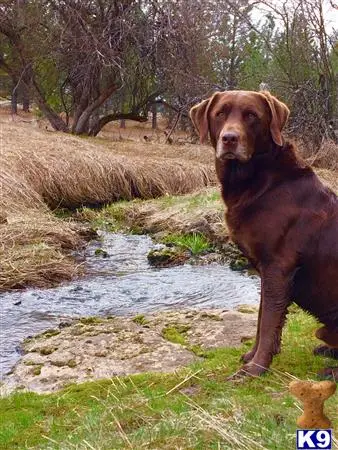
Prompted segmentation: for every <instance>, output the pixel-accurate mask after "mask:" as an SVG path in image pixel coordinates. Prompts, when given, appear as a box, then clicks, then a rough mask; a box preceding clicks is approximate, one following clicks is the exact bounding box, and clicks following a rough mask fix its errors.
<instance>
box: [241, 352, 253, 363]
mask: <svg viewBox="0 0 338 450" xmlns="http://www.w3.org/2000/svg"><path fill="white" fill-rule="evenodd" d="M255 353H256V350H254V349H253V350H250V351H249V352H247V353H244V355H242V356H241V361H243V362H244V363H248V362H250V361H251V360H252V359H253V357H254V356H255Z"/></svg>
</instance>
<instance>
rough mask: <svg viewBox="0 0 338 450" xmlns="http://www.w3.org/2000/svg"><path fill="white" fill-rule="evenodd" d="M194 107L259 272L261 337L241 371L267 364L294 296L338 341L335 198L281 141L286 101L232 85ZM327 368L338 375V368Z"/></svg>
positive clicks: (232, 216) (230, 210) (232, 220)
mask: <svg viewBox="0 0 338 450" xmlns="http://www.w3.org/2000/svg"><path fill="white" fill-rule="evenodd" d="M190 114H191V119H192V121H193V123H194V125H195V127H196V129H197V130H198V132H199V134H200V137H201V140H202V141H203V140H205V139H206V138H207V136H208V133H209V135H210V140H211V143H212V145H213V147H214V148H215V150H216V171H217V176H218V179H219V181H220V183H221V187H222V196H223V200H224V202H225V204H226V206H227V213H226V221H227V224H228V227H229V229H230V232H231V236H232V239H233V240H234V241H235V242H236V243H237V244H238V245H239V247H240V248H241V249H242V251H243V252H244V254H245V255H246V256H247V257H248V258H249V260H250V261H251V263H252V264H253V265H254V266H255V267H256V269H257V270H258V272H259V273H260V276H261V283H262V293H261V302H260V312H259V324H258V329H257V337H256V343H255V346H254V348H253V349H252V351H251V352H249V353H248V354H246V355H244V356H243V360H244V361H245V362H246V364H245V365H244V366H243V367H242V370H241V371H240V373H241V374H250V375H260V374H261V373H262V372H264V371H265V370H266V369H267V368H268V367H269V366H270V363H271V361H272V357H273V355H275V354H276V353H278V352H279V350H280V340H281V332H282V328H283V325H284V321H285V317H286V313H287V308H288V306H289V305H290V303H291V302H292V301H294V302H296V303H297V304H298V305H299V306H301V307H302V308H303V309H304V310H306V311H308V312H310V313H311V314H312V315H314V316H315V317H316V318H317V319H318V320H319V321H321V322H322V323H323V324H324V325H325V332H324V331H320V332H318V337H321V338H323V340H324V341H325V342H326V343H327V344H328V346H330V347H332V344H334V347H335V348H336V344H337V342H338V282H337V278H338V199H337V196H336V195H335V194H334V193H333V192H332V191H330V190H329V189H328V188H326V187H324V186H323V185H322V183H321V182H320V181H319V179H318V178H317V176H316V175H315V173H314V172H313V170H312V169H311V168H310V167H309V166H308V165H307V164H306V163H304V161H302V160H301V159H300V158H299V157H298V156H297V154H296V151H295V148H294V146H293V145H292V144H291V143H288V142H284V140H283V137H282V134H281V131H282V129H283V127H284V125H285V123H286V121H287V118H288V115H289V110H288V108H287V106H286V105H285V104H283V103H282V102H280V101H279V100H277V99H276V98H275V97H273V96H272V95H270V94H269V93H267V92H263V93H262V92H260V93H258V92H248V91H228V92H221V93H216V94H214V95H213V96H212V97H211V98H210V99H207V100H204V101H203V102H202V103H200V104H199V105H197V106H195V107H194V108H192V110H191V113H190ZM328 346H322V347H321V348H327V347H328ZM337 347H338V345H337ZM318 353H321V352H318ZM333 354H334V352H333ZM329 370H330V374H331V375H332V376H333V377H336V378H338V368H333V369H331V368H330V369H329Z"/></svg>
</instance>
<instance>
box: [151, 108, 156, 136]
mask: <svg viewBox="0 0 338 450" xmlns="http://www.w3.org/2000/svg"><path fill="white" fill-rule="evenodd" d="M151 112H152V120H151V127H152V129H153V130H156V129H157V104H156V103H153V104H152V106H151Z"/></svg>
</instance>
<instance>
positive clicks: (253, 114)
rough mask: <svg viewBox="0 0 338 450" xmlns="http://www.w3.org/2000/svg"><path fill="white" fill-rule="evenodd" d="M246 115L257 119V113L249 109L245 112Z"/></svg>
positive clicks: (250, 118) (248, 117)
mask: <svg viewBox="0 0 338 450" xmlns="http://www.w3.org/2000/svg"><path fill="white" fill-rule="evenodd" d="M244 116H245V118H246V119H249V120H253V119H257V114H256V113H254V112H253V111H247V112H246V113H244Z"/></svg>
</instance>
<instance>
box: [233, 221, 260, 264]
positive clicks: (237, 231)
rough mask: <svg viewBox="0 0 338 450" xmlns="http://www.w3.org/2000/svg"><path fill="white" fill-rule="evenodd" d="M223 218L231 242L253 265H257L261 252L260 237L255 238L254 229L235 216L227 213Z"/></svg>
mask: <svg viewBox="0 0 338 450" xmlns="http://www.w3.org/2000/svg"><path fill="white" fill-rule="evenodd" d="M225 217H226V223H227V225H228V229H229V232H230V237H231V239H232V241H233V242H235V244H237V245H238V247H239V249H240V250H241V251H242V253H244V255H245V256H246V257H247V258H248V259H249V260H250V261H251V262H252V263H253V264H254V265H257V263H258V262H259V260H260V253H261V251H262V248H261V247H262V244H261V242H262V238H261V236H257V233H256V232H255V229H254V227H252V226H250V225H248V224H245V223H243V222H241V220H240V218H239V217H237V216H236V215H235V214H231V213H229V212H227V213H226V216H225ZM259 234H260V233H259Z"/></svg>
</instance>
